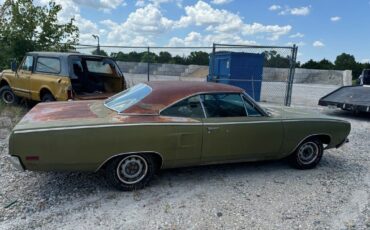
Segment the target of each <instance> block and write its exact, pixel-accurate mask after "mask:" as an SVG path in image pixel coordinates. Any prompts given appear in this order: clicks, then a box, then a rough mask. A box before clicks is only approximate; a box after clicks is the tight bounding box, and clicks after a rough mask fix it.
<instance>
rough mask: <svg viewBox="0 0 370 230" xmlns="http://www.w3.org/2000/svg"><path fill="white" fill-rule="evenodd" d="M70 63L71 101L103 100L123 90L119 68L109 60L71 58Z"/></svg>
mask: <svg viewBox="0 0 370 230" xmlns="http://www.w3.org/2000/svg"><path fill="white" fill-rule="evenodd" d="M70 63H71V67H72V69H71V75H70V79H71V84H72V90H73V91H72V92H73V96H72V98H73V99H76V100H95V99H104V98H108V97H110V96H112V95H114V94H116V93H118V92H121V91H122V90H124V88H125V85H124V78H123V76H122V73H121V72H120V70H119V67H118V66H117V65H116V64H115V62H114V61H113V60H111V59H109V58H104V57H101V58H97V57H78V56H71V57H70Z"/></svg>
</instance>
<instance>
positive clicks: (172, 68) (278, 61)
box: [75, 44, 297, 106]
mask: <svg viewBox="0 0 370 230" xmlns="http://www.w3.org/2000/svg"><path fill="white" fill-rule="evenodd" d="M75 48H76V51H78V52H81V53H94V54H100V55H107V56H111V57H113V58H115V60H116V61H117V63H118V65H119V66H120V68H121V70H122V71H123V73H124V75H125V77H126V81H127V83H128V84H129V85H134V84H137V83H139V82H145V81H153V80H155V81H161V80H173V81H206V80H207V78H208V80H210V81H216V82H225V81H222V80H220V79H219V78H220V75H219V74H216V71H215V68H216V67H215V66H216V62H215V60H214V59H215V57H217V55H218V54H220V53H244V54H260V55H261V56H263V62H262V65H260V66H259V67H258V68H262V70H261V71H260V73H261V74H262V75H261V74H260V75H259V76H256V75H253V74H251V73H250V71H244V74H242V75H240V74H239V76H238V78H237V79H236V78H234V76H233V75H232V74H231V75H230V76H229V78H228V81H229V83H230V84H234V85H238V86H242V85H243V84H240V83H242V82H243V83H244V85H245V84H247V85H248V84H249V85H252V89H257V90H256V91H254V90H253V91H248V90H247V92H248V93H249V94H250V95H251V96H252V97H254V98H256V96H257V95H254V94H256V92H257V93H260V95H259V99H260V101H261V102H266V103H273V104H280V105H286V106H289V105H290V103H291V95H292V84H293V79H294V70H295V63H296V56H297V47H296V46H293V47H280V46H247V45H225V44H214V45H213V47H154V46H153V47H143V46H96V45H81V44H80V45H77V46H75ZM210 62H211V63H215V64H213V66H214V68H209V63H210ZM247 62H248V61H245V62H244V63H243V62H242V63H239V64H240V65H241V66H250V63H247ZM224 77H225V76H224ZM258 89H259V90H258Z"/></svg>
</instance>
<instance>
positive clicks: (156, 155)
mask: <svg viewBox="0 0 370 230" xmlns="http://www.w3.org/2000/svg"><path fill="white" fill-rule="evenodd" d="M138 153H140V154H146V155H150V156H152V157H153V159H154V161H155V162H156V165H157V170H159V169H160V168H161V167H162V162H163V159H162V156H161V155H160V154H159V153H157V152H132V153H122V154H117V155H114V156H112V157H110V158H108V159H107V160H106V161H104V162H103V163H102V164H101V165H100V166H99V167H98V168H97V169H96V171H99V170H100V169H105V168H106V166H107V165H108V163H109V162H111V161H112V160H114V159H116V158H117V157H121V156H125V155H131V154H138Z"/></svg>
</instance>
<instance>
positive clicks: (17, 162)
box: [8, 156, 24, 171]
mask: <svg viewBox="0 0 370 230" xmlns="http://www.w3.org/2000/svg"><path fill="white" fill-rule="evenodd" d="M8 160H9V161H10V163H11V164H12V165H13V166H14V167H15V168H16V169H18V170H20V171H24V167H23V165H22V162H21V160H20V159H19V157H17V156H9V157H8Z"/></svg>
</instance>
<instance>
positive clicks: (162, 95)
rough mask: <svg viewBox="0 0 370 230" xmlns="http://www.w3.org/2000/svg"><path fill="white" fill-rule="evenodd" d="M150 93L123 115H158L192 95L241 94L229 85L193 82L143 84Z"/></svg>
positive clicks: (153, 82)
mask: <svg viewBox="0 0 370 230" xmlns="http://www.w3.org/2000/svg"><path fill="white" fill-rule="evenodd" d="M145 84H146V85H148V86H149V87H151V88H152V92H151V93H150V94H149V95H148V96H146V97H145V98H144V99H142V100H141V101H140V102H138V103H136V104H135V105H133V106H131V107H130V108H128V109H126V110H125V111H124V112H123V113H125V114H156V115H157V114H159V113H160V111H161V110H163V109H164V108H166V107H168V106H170V105H172V104H174V103H176V102H177V101H180V100H182V99H184V98H187V97H190V96H192V95H197V94H203V93H218V92H219V93H242V92H243V91H244V90H243V89H241V88H239V87H236V86H231V85H226V84H221V83H212V82H195V81H151V82H147V83H145Z"/></svg>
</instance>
